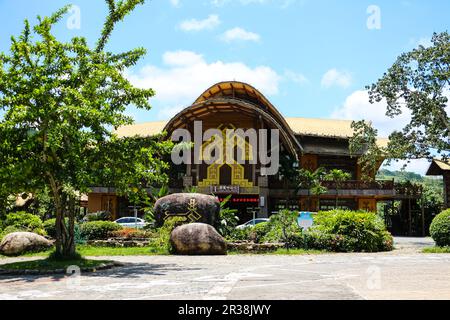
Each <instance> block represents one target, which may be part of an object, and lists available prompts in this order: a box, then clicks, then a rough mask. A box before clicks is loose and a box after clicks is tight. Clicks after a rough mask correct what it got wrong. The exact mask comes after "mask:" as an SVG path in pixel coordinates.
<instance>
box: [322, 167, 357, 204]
mask: <svg viewBox="0 0 450 320" xmlns="http://www.w3.org/2000/svg"><path fill="white" fill-rule="evenodd" d="M351 177H352V175H351V174H350V173H348V172H345V171H342V170H339V169H333V170H331V171H329V172H328V173H327V174H326V175H325V179H326V180H329V181H332V182H333V183H334V189H335V191H336V199H335V200H336V202H335V209H337V208H338V202H339V190H340V188H341V185H342V183H343V182H345V181H348V180H350V179H351Z"/></svg>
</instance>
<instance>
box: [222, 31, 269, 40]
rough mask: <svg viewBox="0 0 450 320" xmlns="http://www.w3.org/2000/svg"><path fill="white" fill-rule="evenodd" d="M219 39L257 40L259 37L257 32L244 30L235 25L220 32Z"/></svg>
mask: <svg viewBox="0 0 450 320" xmlns="http://www.w3.org/2000/svg"><path fill="white" fill-rule="evenodd" d="M221 39H222V40H223V41H225V42H232V41H254V42H259V40H260V39H261V37H260V35H259V34H257V33H254V32H250V31H246V30H244V29H242V28H239V27H236V28H233V29H229V30H227V31H225V33H224V34H222V36H221Z"/></svg>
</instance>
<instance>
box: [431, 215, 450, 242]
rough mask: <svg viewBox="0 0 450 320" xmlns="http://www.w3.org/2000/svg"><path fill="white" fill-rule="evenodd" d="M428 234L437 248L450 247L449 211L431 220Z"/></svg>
mask: <svg viewBox="0 0 450 320" xmlns="http://www.w3.org/2000/svg"><path fill="white" fill-rule="evenodd" d="M430 234H431V237H432V238H433V240H434V242H436V245H437V246H439V247H445V246H450V209H447V210H445V211H443V212H441V213H440V214H438V215H437V216H436V217H435V218H434V219H433V221H432V222H431V225H430Z"/></svg>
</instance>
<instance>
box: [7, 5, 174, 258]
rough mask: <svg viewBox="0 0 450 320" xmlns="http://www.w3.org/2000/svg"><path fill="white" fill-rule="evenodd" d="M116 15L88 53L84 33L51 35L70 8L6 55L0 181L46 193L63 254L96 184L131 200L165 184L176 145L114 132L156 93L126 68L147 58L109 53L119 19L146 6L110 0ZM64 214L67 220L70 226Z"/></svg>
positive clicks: (70, 248)
mask: <svg viewBox="0 0 450 320" xmlns="http://www.w3.org/2000/svg"><path fill="white" fill-rule="evenodd" d="M106 3H107V5H108V8H109V14H108V16H107V17H106V20H105V23H104V27H103V30H102V31H101V35H100V37H99V39H98V41H97V43H96V45H95V46H94V47H93V48H91V47H90V46H88V44H87V40H86V39H85V38H83V37H75V38H72V39H71V40H70V41H69V42H60V41H58V40H57V39H56V38H55V36H54V35H53V33H52V29H53V27H54V25H55V24H56V23H58V21H60V20H61V19H62V18H63V16H64V15H65V14H66V13H67V11H68V9H69V6H66V7H64V8H63V9H61V10H59V11H57V12H56V13H54V14H53V15H51V16H50V17H44V18H42V17H38V23H37V24H36V25H35V26H34V27H32V26H31V25H30V23H29V22H28V21H27V20H26V21H25V27H24V30H23V32H22V33H21V35H20V36H19V37H17V38H16V37H12V38H11V47H10V52H9V53H8V54H6V53H1V54H0V108H2V109H3V110H4V112H5V115H4V118H3V119H2V120H1V121H0V163H1V167H0V183H2V188H4V187H6V188H7V189H6V190H8V191H10V193H14V192H16V191H17V190H21V192H39V190H44V189H45V188H48V190H50V196H51V199H52V201H53V203H54V206H55V211H56V244H55V245H56V254H57V256H59V257H70V256H73V255H74V254H75V242H74V223H75V212H76V207H77V203H78V202H79V194H80V193H85V192H88V191H89V188H90V187H91V186H95V185H105V186H111V187H115V188H116V192H117V193H118V194H123V195H128V196H129V197H130V199H131V201H132V202H136V201H138V199H140V198H145V197H146V196H147V192H146V190H145V187H147V186H149V185H152V184H164V183H165V182H166V180H167V177H166V175H165V169H166V168H167V164H166V163H165V162H164V161H162V160H160V159H161V158H162V156H163V155H164V154H167V153H168V152H169V151H170V150H171V148H172V145H171V143H170V142H160V140H159V139H158V138H154V139H144V138H138V137H135V138H124V139H119V138H118V137H117V136H116V135H115V134H113V133H112V132H111V128H113V129H116V128H117V127H119V126H122V125H127V124H131V123H132V122H133V120H132V118H131V117H128V116H126V115H125V113H124V112H125V110H126V107H127V106H128V105H131V104H132V105H134V106H135V107H137V108H141V109H150V104H149V102H148V99H149V98H150V97H152V96H153V95H154V92H153V90H151V89H138V88H135V87H134V86H133V85H132V84H131V83H130V82H129V81H128V80H127V79H126V78H125V76H124V71H125V69H126V68H129V67H131V66H133V65H135V64H136V62H137V61H138V60H139V59H140V58H141V57H142V56H143V55H144V54H145V50H144V49H143V48H138V49H134V50H131V51H127V52H123V53H118V54H115V53H111V52H107V51H105V47H106V45H107V43H108V40H109V38H110V36H111V33H112V31H113V30H114V28H115V26H116V25H117V23H118V22H119V21H121V20H123V19H124V18H125V17H126V16H127V15H128V14H129V13H130V12H131V11H133V10H134V9H135V7H136V6H137V5H139V4H143V3H144V0H124V1H119V2H116V1H114V0H106ZM65 218H68V219H67V220H68V223H67V224H66V223H65V222H64V221H65Z"/></svg>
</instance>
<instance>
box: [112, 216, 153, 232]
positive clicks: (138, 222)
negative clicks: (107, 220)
mask: <svg viewBox="0 0 450 320" xmlns="http://www.w3.org/2000/svg"><path fill="white" fill-rule="evenodd" d="M114 222H115V223H117V224H120V225H121V226H122V227H126V228H137V229H142V228H144V227H145V226H146V225H147V223H146V222H145V221H144V219H141V218H135V217H122V218H119V219H117V220H116V221H114Z"/></svg>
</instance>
